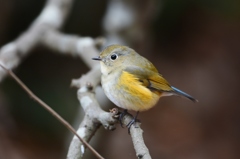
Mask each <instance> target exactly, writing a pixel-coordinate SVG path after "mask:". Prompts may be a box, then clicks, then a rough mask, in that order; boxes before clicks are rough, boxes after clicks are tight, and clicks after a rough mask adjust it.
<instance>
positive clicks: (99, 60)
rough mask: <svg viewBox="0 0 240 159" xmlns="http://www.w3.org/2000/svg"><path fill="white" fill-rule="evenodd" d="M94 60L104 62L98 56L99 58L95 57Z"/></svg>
mask: <svg viewBox="0 0 240 159" xmlns="http://www.w3.org/2000/svg"><path fill="white" fill-rule="evenodd" d="M92 60H98V61H102V59H101V58H100V56H98V57H93V58H92Z"/></svg>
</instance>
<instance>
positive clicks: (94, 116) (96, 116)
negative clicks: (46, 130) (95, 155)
mask: <svg viewBox="0 0 240 159" xmlns="http://www.w3.org/2000/svg"><path fill="white" fill-rule="evenodd" d="M100 75H101V73H100V70H99V66H96V67H94V68H93V69H92V70H90V71H89V72H88V73H87V74H86V75H84V76H82V77H81V78H80V79H77V80H72V84H71V85H72V86H75V87H78V88H79V89H78V93H77V95H78V100H79V102H80V104H81V106H82V108H83V110H84V112H85V117H84V119H83V121H82V122H81V124H80V126H79V128H78V130H77V131H78V132H79V135H80V136H81V137H82V138H83V139H85V140H86V141H88V140H90V139H91V137H92V136H93V135H94V134H95V132H96V131H97V130H98V128H99V127H100V126H101V125H103V126H104V128H105V129H108V130H114V129H115V125H114V124H115V123H116V122H117V120H116V118H114V116H115V115H116V114H115V113H114V112H110V113H109V112H105V111H103V110H102V109H101V107H100V106H99V104H98V102H97V101H96V98H95V93H94V89H95V87H96V86H97V85H98V84H99V82H100ZM84 152H85V151H84V147H83V145H82V143H80V142H79V141H78V140H76V138H73V139H72V142H71V145H70V148H69V150H68V155H67V156H68V159H73V158H74V159H78V158H81V157H82V156H83V154H84Z"/></svg>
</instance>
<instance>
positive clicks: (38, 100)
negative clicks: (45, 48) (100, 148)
mask: <svg viewBox="0 0 240 159" xmlns="http://www.w3.org/2000/svg"><path fill="white" fill-rule="evenodd" d="M0 66H1V67H2V68H3V69H4V70H5V71H6V72H7V73H8V74H9V75H10V76H11V77H12V78H13V79H14V80H15V81H16V82H17V83H18V84H19V85H20V86H21V87H22V88H23V89H24V90H25V91H26V92H27V94H29V96H30V97H32V98H33V99H34V100H35V101H37V102H38V103H39V104H40V105H41V106H42V107H43V108H44V109H46V110H47V111H48V112H49V113H51V114H52V115H53V116H54V117H55V118H56V119H58V120H59V121H60V122H61V123H62V124H63V125H64V126H65V127H66V128H68V130H70V131H71V132H72V133H73V134H74V135H75V136H76V137H77V138H78V139H79V140H80V141H81V142H82V143H83V144H84V145H85V146H86V147H87V148H89V149H90V150H91V151H92V152H93V153H94V154H95V155H96V157H98V158H99V159H103V157H102V156H101V155H100V154H99V153H98V152H97V151H96V150H95V149H94V148H92V147H91V146H90V145H89V144H88V143H87V142H86V141H84V140H83V139H82V138H81V137H80V136H79V135H78V133H77V132H76V131H75V130H74V128H73V127H72V126H71V125H70V124H69V123H68V122H67V121H66V120H64V119H63V118H62V117H61V116H60V115H59V114H58V113H57V112H55V111H54V110H53V109H52V108H51V107H49V106H48V105H47V104H46V103H45V102H43V101H42V100H41V99H40V98H38V97H37V96H36V95H35V94H34V93H33V92H32V91H31V90H30V89H29V88H28V87H27V86H26V85H25V84H24V83H23V82H22V81H21V80H20V79H19V78H18V77H17V76H16V75H15V74H14V73H13V72H12V71H11V70H9V69H7V68H6V67H4V66H3V65H2V64H0Z"/></svg>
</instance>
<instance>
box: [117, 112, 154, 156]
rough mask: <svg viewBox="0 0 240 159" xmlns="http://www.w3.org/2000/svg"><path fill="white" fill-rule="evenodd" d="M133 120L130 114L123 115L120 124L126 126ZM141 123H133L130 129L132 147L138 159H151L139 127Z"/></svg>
mask: <svg viewBox="0 0 240 159" xmlns="http://www.w3.org/2000/svg"><path fill="white" fill-rule="evenodd" d="M132 120H133V116H132V115H130V114H126V115H124V117H123V119H122V123H123V125H124V126H127V125H128V123H130V122H131V121H132ZM140 125H141V123H139V122H135V123H134V124H133V125H132V126H131V128H130V135H131V138H132V141H133V146H134V149H135V151H136V156H137V158H138V159H151V156H150V153H149V150H148V148H147V146H146V145H145V143H144V140H143V130H142V129H141V127H140Z"/></svg>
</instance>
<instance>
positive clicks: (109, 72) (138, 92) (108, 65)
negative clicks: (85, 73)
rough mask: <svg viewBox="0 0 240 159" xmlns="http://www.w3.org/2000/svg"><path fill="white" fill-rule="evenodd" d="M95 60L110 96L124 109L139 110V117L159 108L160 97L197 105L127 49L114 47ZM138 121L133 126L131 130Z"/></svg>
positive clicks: (105, 50) (118, 46)
mask: <svg viewBox="0 0 240 159" xmlns="http://www.w3.org/2000/svg"><path fill="white" fill-rule="evenodd" d="M92 59H93V60H98V61H100V65H101V73H102V77H101V83H102V87H103V90H104V92H105V94H106V96H107V97H108V98H109V99H110V100H111V101H112V102H113V103H114V104H115V105H117V106H118V107H120V108H123V109H124V110H134V111H137V115H138V112H139V111H140V112H141V111H145V110H148V109H150V108H152V107H153V106H154V105H156V103H157V102H158V100H159V99H160V97H163V96H171V95H177V96H182V97H185V98H187V99H190V100H191V101H193V102H197V100H196V99H195V98H193V97H192V96H190V95H188V94H187V93H185V92H183V91H181V90H179V89H177V88H175V87H173V86H171V85H170V84H169V83H168V81H167V80H166V79H164V78H163V76H162V75H161V74H160V73H159V72H158V70H157V69H156V68H155V66H154V65H153V64H152V63H151V62H150V61H149V60H147V59H146V58H144V57H143V56H141V55H139V54H138V53H137V52H136V51H134V50H133V49H131V48H129V47H127V46H122V45H110V46H108V47H106V48H105V49H104V50H103V51H102V52H101V53H100V56H99V57H95V58H92ZM137 115H136V116H135V118H134V120H135V121H136V118H137ZM135 121H133V122H132V123H130V124H129V125H130V127H131V125H132V124H133V123H134V122H135Z"/></svg>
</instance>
